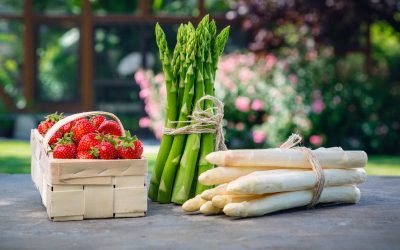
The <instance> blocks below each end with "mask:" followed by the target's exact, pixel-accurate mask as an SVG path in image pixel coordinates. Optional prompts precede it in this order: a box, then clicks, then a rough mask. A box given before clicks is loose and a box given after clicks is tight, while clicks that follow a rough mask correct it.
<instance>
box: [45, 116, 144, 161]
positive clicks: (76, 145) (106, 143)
mask: <svg viewBox="0 0 400 250" xmlns="http://www.w3.org/2000/svg"><path fill="white" fill-rule="evenodd" d="M62 118H63V115H62V114H58V113H57V112H56V113H54V114H51V115H48V116H46V120H44V121H42V122H40V124H39V125H38V131H39V133H40V134H41V135H43V136H44V135H45V134H46V132H47V131H48V130H49V129H50V128H51V127H52V126H53V125H54V124H55V123H56V122H58V121H59V120H61V119H62ZM49 145H50V147H51V148H52V150H53V157H54V158H57V159H104V160H111V159H140V158H141V157H142V153H143V145H142V142H141V141H140V140H139V139H137V137H136V136H131V134H130V132H129V131H126V132H125V136H122V133H121V128H120V126H119V125H118V123H117V122H116V121H113V120H107V118H106V117H105V116H102V115H96V116H92V117H84V118H80V119H77V120H74V121H72V122H70V123H67V124H66V125H64V126H62V127H61V128H60V129H59V130H58V131H57V132H55V133H54V135H53V136H52V137H51V138H50V140H49Z"/></svg>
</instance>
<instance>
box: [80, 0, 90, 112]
mask: <svg viewBox="0 0 400 250" xmlns="http://www.w3.org/2000/svg"><path fill="white" fill-rule="evenodd" d="M81 18H82V19H81V37H80V41H81V42H80V44H81V51H80V54H81V63H80V66H81V67H80V76H81V77H80V80H81V95H80V99H81V104H82V108H83V110H84V111H89V110H92V107H93V86H92V85H93V23H92V12H91V7H90V1H89V0H83V1H82V16H81ZM83 110H82V111H83Z"/></svg>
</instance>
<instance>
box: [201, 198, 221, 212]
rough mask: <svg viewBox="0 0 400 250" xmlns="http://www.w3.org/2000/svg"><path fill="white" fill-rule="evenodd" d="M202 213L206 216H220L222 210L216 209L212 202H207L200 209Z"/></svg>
mask: <svg viewBox="0 0 400 250" xmlns="http://www.w3.org/2000/svg"><path fill="white" fill-rule="evenodd" d="M200 213H203V214H205V215H212V214H220V213H222V208H218V207H214V206H213V205H212V202H211V201H207V202H206V203H204V204H203V205H201V207H200Z"/></svg>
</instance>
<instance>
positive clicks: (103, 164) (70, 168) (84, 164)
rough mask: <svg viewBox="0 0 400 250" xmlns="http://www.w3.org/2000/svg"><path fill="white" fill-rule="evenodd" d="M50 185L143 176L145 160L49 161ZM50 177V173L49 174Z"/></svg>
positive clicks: (145, 169) (145, 166) (145, 168)
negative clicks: (71, 180) (92, 178)
mask: <svg viewBox="0 0 400 250" xmlns="http://www.w3.org/2000/svg"><path fill="white" fill-rule="evenodd" d="M50 168H51V169H50V170H49V171H51V180H52V182H51V183H54V182H55V181H58V183H60V182H59V181H62V180H68V179H77V178H89V177H105V176H127V175H133V176H138V175H139V176H144V175H146V173H147V160H146V159H142V160H107V161H105V160H79V159H73V160H61V159H56V160H52V161H51V167H50ZM49 175H50V173H49Z"/></svg>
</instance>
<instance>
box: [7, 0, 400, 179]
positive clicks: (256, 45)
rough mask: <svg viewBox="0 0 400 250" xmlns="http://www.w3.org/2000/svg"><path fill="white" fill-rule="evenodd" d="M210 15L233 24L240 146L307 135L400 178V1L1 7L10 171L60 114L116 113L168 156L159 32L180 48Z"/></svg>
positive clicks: (227, 95)
mask: <svg viewBox="0 0 400 250" xmlns="http://www.w3.org/2000/svg"><path fill="white" fill-rule="evenodd" d="M205 14H210V17H211V18H214V19H216V20H217V24H218V25H221V26H226V25H230V26H231V35H230V39H229V41H228V44H227V47H226V49H225V55H224V56H223V57H222V58H221V60H220V63H219V66H218V73H217V79H216V96H217V97H218V98H220V99H221V100H223V101H224V103H225V129H226V139H227V145H228V147H230V148H263V147H275V146H277V145H279V144H280V143H281V142H283V141H284V140H285V139H286V138H287V137H288V136H289V135H290V134H291V133H293V132H297V133H300V134H301V135H303V136H304V145H306V146H309V147H313V148H316V147H331V146H341V147H342V148H344V149H347V150H356V149H361V150H365V151H366V152H367V153H368V154H369V156H370V157H369V165H368V167H367V171H368V173H369V174H381V175H400V156H399V155H400V1H397V0H347V1H345V0H342V1H341V0H338V1H334V0H322V1H321V0H309V1H306V0H242V1H239V0H187V1H184V0H153V1H150V0H119V1H109V0H0V173H19V172H23V173H29V171H30V149H29V141H28V139H29V132H30V131H29V130H30V128H32V127H34V126H36V125H37V124H38V122H39V121H40V120H41V119H42V118H43V116H44V115H45V114H47V113H49V112H55V111H59V112H63V113H65V114H70V113H74V112H81V111H89V110H104V111H110V112H113V113H116V114H117V115H118V116H119V117H120V118H121V120H122V122H123V123H124V124H125V125H126V127H127V128H128V129H130V130H131V131H133V133H135V134H137V135H138V136H139V138H141V139H143V141H144V142H145V145H146V146H147V145H148V146H149V147H150V146H151V147H153V148H156V147H157V144H158V139H159V138H160V136H161V133H162V127H163V120H164V107H165V105H164V103H165V86H164V77H163V75H162V73H161V72H162V71H161V68H160V62H159V58H158V49H157V46H156V42H155V35H154V26H155V23H157V22H159V23H160V25H161V26H162V27H163V28H164V30H165V31H166V34H167V39H168V40H169V43H170V45H171V46H172V45H173V44H175V37H176V33H177V29H178V26H179V24H180V23H182V22H187V21H191V22H193V23H197V22H198V21H199V20H200V19H201V17H203V16H204V15H205ZM170 49H173V48H170ZM155 152H156V150H155V151H154V150H153V151H151V150H150V151H147V152H146V156H147V157H148V158H149V159H150V166H151V165H152V162H153V159H154V157H155Z"/></svg>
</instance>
